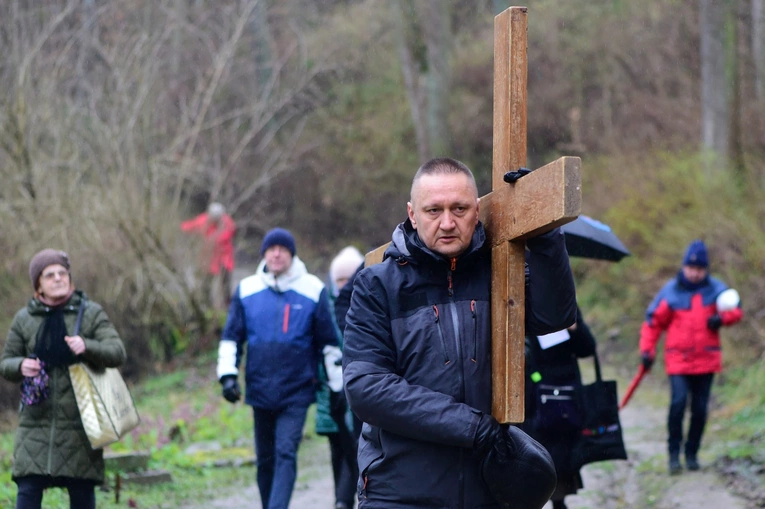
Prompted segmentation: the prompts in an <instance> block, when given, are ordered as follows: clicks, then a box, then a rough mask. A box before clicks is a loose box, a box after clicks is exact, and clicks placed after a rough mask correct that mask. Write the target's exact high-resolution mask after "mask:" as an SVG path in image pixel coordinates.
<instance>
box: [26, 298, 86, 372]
mask: <svg viewBox="0 0 765 509" xmlns="http://www.w3.org/2000/svg"><path fill="white" fill-rule="evenodd" d="M66 335H67V331H66V323H64V306H59V307H55V308H51V309H50V311H49V312H48V316H46V317H45V320H44V321H43V323H42V324H41V325H40V328H39V329H37V340H36V344H35V355H37V358H38V359H40V360H41V361H43V362H44V363H45V366H46V367H47V368H53V367H56V366H69V365H70V364H74V363H75V362H77V356H75V355H74V352H72V350H71V349H70V348H69V345H67V344H66V341H64V336H66Z"/></svg>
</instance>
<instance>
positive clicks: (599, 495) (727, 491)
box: [196, 381, 765, 509]
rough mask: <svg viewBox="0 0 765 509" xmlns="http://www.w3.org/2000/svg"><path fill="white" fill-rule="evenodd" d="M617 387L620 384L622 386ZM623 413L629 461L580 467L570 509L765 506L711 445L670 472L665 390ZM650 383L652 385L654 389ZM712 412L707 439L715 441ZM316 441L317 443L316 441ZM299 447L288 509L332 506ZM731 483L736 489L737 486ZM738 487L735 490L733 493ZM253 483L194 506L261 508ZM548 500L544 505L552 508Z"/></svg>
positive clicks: (327, 485)
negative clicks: (697, 465) (690, 466)
mask: <svg viewBox="0 0 765 509" xmlns="http://www.w3.org/2000/svg"><path fill="white" fill-rule="evenodd" d="M620 385H621V384H620ZM646 385H647V386H648V387H646V388H645V389H644V388H642V387H641V391H642V392H641V393H640V394H639V395H638V396H636V397H635V398H634V399H633V401H631V402H630V404H629V405H628V406H627V407H626V408H625V409H624V410H623V411H622V412H621V420H622V426H623V428H624V438H625V443H626V445H627V450H628V455H629V459H628V460H626V461H611V462H602V463H596V464H592V465H587V466H586V467H584V468H583V469H582V477H583V479H584V486H585V488H584V489H583V490H581V491H580V492H579V493H578V494H577V495H571V496H568V497H566V504H567V505H568V508H569V509H627V508H630V509H721V508H724V509H754V508H756V507H765V506H763V505H759V504H758V503H757V502H754V501H752V500H748V499H747V498H749V497H747V498H744V497H741V496H740V495H739V494H740V493H741V487H740V486H737V485H736V480H735V479H733V480H732V481H731V479H730V478H729V477H726V476H724V475H723V474H722V473H721V472H720V471H719V470H718V468H716V467H715V465H720V463H719V462H715V457H714V454H715V453H714V452H712V451H711V449H714V448H713V447H702V451H701V452H700V455H699V456H700V461H701V463H702V469H701V470H700V471H697V472H689V471H684V472H683V473H682V474H681V475H677V476H669V475H668V473H667V456H666V426H665V422H666V421H665V419H666V406H665V401H666V398H667V394H666V388H665V387H662V386H661V385H660V383H659V382H656V381H654V382H653V384H652V383H648V384H646ZM652 385H653V387H652ZM714 428H715V423H714V416H712V417H711V419H710V423H709V425H708V430H707V434H706V436H705V442H710V443H713V442H714V440H715V437H714V435H715V430H714ZM317 440H318V442H319V443H316V442H317ZM311 442H313V443H310V444H304V445H303V446H302V447H301V459H300V471H299V478H298V482H297V484H296V486H295V491H294V494H293V497H292V501H291V503H290V509H331V508H332V507H333V504H334V497H333V483H332V474H331V469H330V465H329V451H328V446H327V445H326V443H325V442H324V440H323V439H322V438H321V437H319V439H314V440H311ZM734 487H738V490H735V489H734ZM734 491H738V493H739V494H736V493H734ZM259 500H260V498H259V495H258V490H257V487H256V486H255V484H254V482H253V484H252V485H251V486H247V487H244V488H242V489H240V490H238V491H237V492H236V494H235V495H233V494H232V495H231V496H226V497H222V498H219V499H216V500H213V501H211V502H207V503H205V504H204V506H199V507H198V508H196V509H202V507H205V508H230V507H260V505H259ZM550 508H551V504H550V503H548V504H547V506H545V509H550Z"/></svg>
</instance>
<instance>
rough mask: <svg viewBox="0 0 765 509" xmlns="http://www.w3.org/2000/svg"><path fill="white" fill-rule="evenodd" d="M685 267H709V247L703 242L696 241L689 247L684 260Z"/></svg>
mask: <svg viewBox="0 0 765 509" xmlns="http://www.w3.org/2000/svg"><path fill="white" fill-rule="evenodd" d="M683 265H693V266H694V267H704V268H707V267H709V258H708V256H707V246H705V245H704V241H702V240H694V241H693V242H691V243H690V245H689V246H688V250H687V251H686V252H685V257H684V258H683Z"/></svg>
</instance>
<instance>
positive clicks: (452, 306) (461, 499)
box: [446, 258, 465, 509]
mask: <svg viewBox="0 0 765 509" xmlns="http://www.w3.org/2000/svg"><path fill="white" fill-rule="evenodd" d="M450 262H451V263H450V264H449V271H448V272H447V274H446V281H447V284H448V293H449V301H450V302H449V311H450V313H451V315H452V327H453V329H454V344H455V346H456V349H457V366H456V367H457V378H458V380H459V387H460V397H459V401H460V402H464V401H465V377H464V375H463V373H462V369H463V366H462V348H461V345H460V321H459V316H458V315H457V303H456V302H454V280H453V277H452V276H453V274H454V271H455V270H457V258H452V259H451V260H450ZM464 469H465V451H464V450H462V449H461V450H460V476H459V492H458V495H457V502H458V505H457V507H458V508H459V509H462V508H463V507H464V506H465V476H464V475H463V473H462V472H463V471H464Z"/></svg>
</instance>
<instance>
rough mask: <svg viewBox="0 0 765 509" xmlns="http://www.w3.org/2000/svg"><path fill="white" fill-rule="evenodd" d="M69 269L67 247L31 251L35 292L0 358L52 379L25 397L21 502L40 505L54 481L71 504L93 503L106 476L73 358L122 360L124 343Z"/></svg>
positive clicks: (98, 363) (1, 369)
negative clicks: (74, 377)
mask: <svg viewBox="0 0 765 509" xmlns="http://www.w3.org/2000/svg"><path fill="white" fill-rule="evenodd" d="M69 268H70V263H69V257H68V256H67V254H66V253H65V252H63V251H58V250H53V249H44V250H42V251H40V252H39V253H37V254H36V255H35V256H34V257H33V258H32V260H31V262H30V264H29V278H30V281H31V283H32V287H33V288H34V290H35V295H34V297H33V298H32V299H31V300H30V301H29V303H28V304H27V305H26V307H24V308H23V309H21V310H19V311H18V312H17V313H16V316H15V317H14V318H13V323H12V324H11V330H10V331H9V333H8V338H7V340H6V343H5V349H4V350H3V355H2V359H1V360H0V375H2V376H3V377H4V378H6V379H7V380H9V381H11V382H22V381H24V380H25V378H26V379H27V380H32V379H33V378H34V377H38V375H41V373H42V374H43V377H44V375H45V374H47V384H43V387H38V390H37V394H38V396H39V395H40V394H42V396H41V397H37V398H33V397H31V396H30V397H27V398H22V407H21V411H20V414H19V428H18V430H17V432H16V439H15V444H14V451H13V474H12V476H13V480H14V481H15V482H16V484H17V486H18V496H17V499H16V508H17V509H29V508H32V509H37V508H39V507H41V505H42V496H43V491H44V489H45V488H48V487H51V486H60V487H65V488H67V490H68V491H69V499H70V506H71V507H77V508H82V509H92V508H95V506H96V501H95V486H96V485H97V484H101V483H102V482H103V480H104V460H103V450H102V449H95V450H94V449H92V448H91V446H90V442H89V441H88V437H87V435H86V434H85V430H84V429H83V427H82V421H81V420H80V413H79V410H78V408H77V401H76V399H75V396H74V392H73V390H72V384H71V380H70V379H69V365H71V364H74V363H76V362H78V361H80V360H82V361H84V362H87V363H88V364H90V365H91V366H93V367H95V368H105V367H117V366H120V365H121V364H122V363H123V362H124V361H125V347H124V346H123V344H122V340H121V339H120V337H119V335H118V334H117V331H116V330H115V329H114V326H113V325H112V323H111V322H110V321H109V318H108V317H107V316H106V313H105V312H104V310H103V308H102V307H101V306H100V305H99V304H97V303H95V302H92V301H90V300H88V298H87V297H86V296H85V294H84V293H82V292H80V291H76V290H75V288H74V284H73V283H72V281H71V277H70V273H69ZM83 306H84V308H83V314H82V320H81V324H80V329H79V331H78V332H77V333H74V327H75V322H76V321H77V315H78V313H79V311H80V307H83ZM72 334H73V335H72ZM38 379H39V377H38ZM45 385H47V387H46V386H45ZM25 401H26V402H25Z"/></svg>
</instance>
